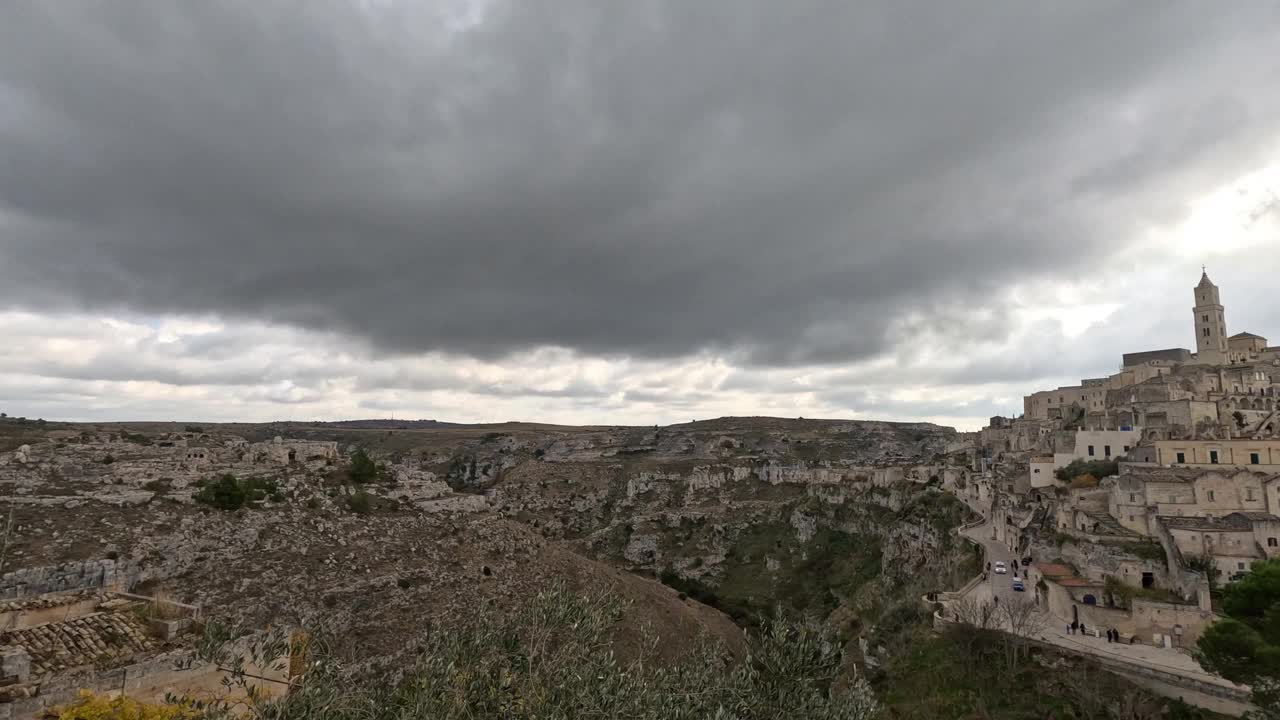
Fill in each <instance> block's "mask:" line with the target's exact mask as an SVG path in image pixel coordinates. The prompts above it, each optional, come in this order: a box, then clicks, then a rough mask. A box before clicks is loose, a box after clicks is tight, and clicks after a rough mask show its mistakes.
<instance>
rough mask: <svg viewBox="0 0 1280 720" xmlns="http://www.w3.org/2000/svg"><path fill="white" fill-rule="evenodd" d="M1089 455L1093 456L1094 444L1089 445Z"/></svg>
mask: <svg viewBox="0 0 1280 720" xmlns="http://www.w3.org/2000/svg"><path fill="white" fill-rule="evenodd" d="M1089 457H1093V446H1092V445H1090V446H1089Z"/></svg>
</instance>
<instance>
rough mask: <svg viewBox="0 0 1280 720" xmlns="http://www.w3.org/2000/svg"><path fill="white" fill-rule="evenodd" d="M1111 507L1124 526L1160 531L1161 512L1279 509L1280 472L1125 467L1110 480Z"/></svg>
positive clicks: (1198, 514)
mask: <svg viewBox="0 0 1280 720" xmlns="http://www.w3.org/2000/svg"><path fill="white" fill-rule="evenodd" d="M1107 512H1108V514H1110V515H1111V516H1112V517H1114V518H1115V519H1116V521H1117V522H1118V523H1120V524H1121V525H1122V526H1124V527H1125V528H1128V529H1129V530H1132V531H1134V532H1136V533H1139V534H1141V535H1156V534H1157V532H1158V531H1157V529H1156V528H1155V527H1154V526H1153V524H1152V523H1153V522H1154V520H1155V519H1156V518H1157V517H1207V518H1214V517H1222V516H1224V515H1227V514H1229V513H1232V512H1262V513H1280V475H1276V474H1262V473H1255V472H1249V471H1247V470H1233V469H1227V468H1223V469H1219V470H1204V469H1198V468H1166V467H1133V468H1125V472H1122V473H1121V474H1120V475H1118V476H1117V477H1116V478H1115V481H1114V483H1113V484H1112V485H1111V490H1110V497H1109V498H1108V507H1107Z"/></svg>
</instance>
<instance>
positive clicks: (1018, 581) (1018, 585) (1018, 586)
mask: <svg viewBox="0 0 1280 720" xmlns="http://www.w3.org/2000/svg"><path fill="white" fill-rule="evenodd" d="M1011 584H1012V585H1013V589H1014V590H1016V591H1017V592H1026V591H1027V588H1026V587H1025V586H1024V585H1023V584H1022V578H1020V577H1018V576H1017V575H1014V576H1013V582H1012V583H1011Z"/></svg>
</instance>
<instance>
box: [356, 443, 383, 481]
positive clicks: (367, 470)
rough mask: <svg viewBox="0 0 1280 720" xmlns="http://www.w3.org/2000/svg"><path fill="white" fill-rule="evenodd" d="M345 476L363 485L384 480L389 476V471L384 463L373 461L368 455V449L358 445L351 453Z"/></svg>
mask: <svg viewBox="0 0 1280 720" xmlns="http://www.w3.org/2000/svg"><path fill="white" fill-rule="evenodd" d="M347 477H348V478H350V479H351V482H353V483H355V484H357V485H363V484H365V483H371V482H384V481H386V480H387V478H388V477H389V473H388V472H387V466H386V464H384V463H379V462H374V461H373V458H371V457H369V453H368V451H366V450H365V449H364V448H363V447H360V448H356V451H355V452H353V453H351V460H350V463H349V464H348V465H347Z"/></svg>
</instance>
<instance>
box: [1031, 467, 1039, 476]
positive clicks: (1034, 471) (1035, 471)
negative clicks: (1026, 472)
mask: <svg viewBox="0 0 1280 720" xmlns="http://www.w3.org/2000/svg"><path fill="white" fill-rule="evenodd" d="M1031 472H1032V473H1034V474H1036V475H1039V474H1040V468H1036V469H1035V470H1032V471H1031Z"/></svg>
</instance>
